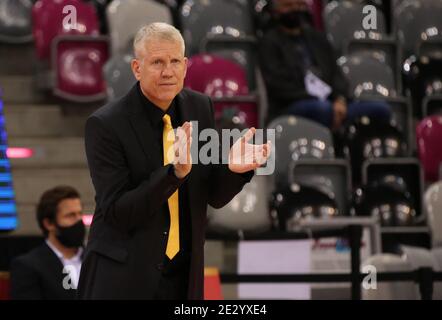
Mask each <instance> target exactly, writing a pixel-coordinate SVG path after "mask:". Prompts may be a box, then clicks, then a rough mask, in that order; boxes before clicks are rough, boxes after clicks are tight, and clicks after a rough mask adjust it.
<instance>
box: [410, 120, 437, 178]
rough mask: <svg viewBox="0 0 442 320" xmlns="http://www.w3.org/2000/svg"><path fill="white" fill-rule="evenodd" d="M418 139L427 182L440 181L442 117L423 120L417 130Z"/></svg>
mask: <svg viewBox="0 0 442 320" xmlns="http://www.w3.org/2000/svg"><path fill="white" fill-rule="evenodd" d="M416 139H417V146H418V152H419V159H420V161H421V163H422V167H423V169H424V174H425V180H426V181H430V182H432V181H437V180H439V166H440V165H441V163H442V149H441V145H442V116H438V115H436V116H430V117H427V118H425V119H423V120H422V121H421V122H420V123H419V125H418V126H417V128H416Z"/></svg>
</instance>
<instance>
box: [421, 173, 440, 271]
mask: <svg viewBox="0 0 442 320" xmlns="http://www.w3.org/2000/svg"><path fill="white" fill-rule="evenodd" d="M424 205H425V211H426V212H427V215H428V224H429V226H430V228H431V237H432V245H433V247H434V248H442V181H439V182H435V183H433V184H432V185H430V186H429V187H428V189H427V191H425V195H424ZM441 268H442V260H441Z"/></svg>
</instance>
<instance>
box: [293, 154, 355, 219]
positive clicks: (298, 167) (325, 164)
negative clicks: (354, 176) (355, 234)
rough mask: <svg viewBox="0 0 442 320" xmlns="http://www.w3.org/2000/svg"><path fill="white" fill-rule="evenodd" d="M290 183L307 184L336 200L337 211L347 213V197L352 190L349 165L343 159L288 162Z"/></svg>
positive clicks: (342, 213)
mask: <svg viewBox="0 0 442 320" xmlns="http://www.w3.org/2000/svg"><path fill="white" fill-rule="evenodd" d="M290 178H291V183H296V184H300V185H303V186H309V187H312V188H315V189H318V190H320V191H321V192H322V193H325V194H327V195H328V196H329V197H330V198H331V199H333V200H335V201H336V204H337V205H338V209H339V213H340V214H341V215H347V214H348V199H349V194H350V192H351V190H352V187H351V177H350V166H349V164H348V162H347V161H346V160H343V159H321V160H314V159H305V160H297V161H293V162H292V163H291V164H290Z"/></svg>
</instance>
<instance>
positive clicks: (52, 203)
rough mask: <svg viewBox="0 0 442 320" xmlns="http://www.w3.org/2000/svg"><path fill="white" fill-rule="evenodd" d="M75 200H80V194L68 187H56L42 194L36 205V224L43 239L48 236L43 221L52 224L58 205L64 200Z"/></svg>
mask: <svg viewBox="0 0 442 320" xmlns="http://www.w3.org/2000/svg"><path fill="white" fill-rule="evenodd" d="M76 198H80V194H79V193H78V191H77V190H75V189H74V188H73V187H70V186H57V187H55V188H52V189H49V190H47V191H45V192H44V193H43V195H42V196H41V198H40V201H39V203H38V205H37V222H38V226H39V227H40V229H41V230H42V231H43V234H44V235H45V237H47V236H48V230H46V228H45V227H44V224H43V220H44V219H46V218H47V219H49V220H50V221H52V222H54V221H55V218H56V215H57V207H58V204H59V203H60V202H61V201H63V200H65V199H76Z"/></svg>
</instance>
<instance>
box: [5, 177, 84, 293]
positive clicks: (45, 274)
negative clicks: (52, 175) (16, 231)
mask: <svg viewBox="0 0 442 320" xmlns="http://www.w3.org/2000/svg"><path fill="white" fill-rule="evenodd" d="M82 210H83V209H82V204H81V200H80V195H79V193H78V191H77V190H75V189H74V188H72V187H70V186H57V187H55V188H53V189H50V190H47V191H46V192H44V193H43V195H42V196H41V198H40V201H39V203H38V205H37V222H38V225H39V227H40V228H41V230H42V232H43V234H44V236H45V238H46V239H45V242H44V243H43V244H41V245H40V246H39V247H37V248H35V249H33V250H32V251H30V252H28V253H27V254H25V255H22V256H19V257H17V258H15V259H14V260H13V261H12V262H11V268H10V271H11V292H10V296H11V299H13V300H16V299H19V300H23V299H25V300H74V299H75V298H76V288H77V285H78V279H79V276H80V270H81V263H82V254H83V242H84V239H85V233H86V229H85V225H84V224H83V220H82V217H83V211H82Z"/></svg>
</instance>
